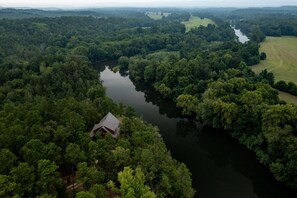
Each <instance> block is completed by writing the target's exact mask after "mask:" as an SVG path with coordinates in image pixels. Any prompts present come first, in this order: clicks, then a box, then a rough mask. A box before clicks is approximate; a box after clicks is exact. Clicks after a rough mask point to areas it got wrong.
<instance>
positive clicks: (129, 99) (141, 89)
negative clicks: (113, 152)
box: [98, 67, 294, 198]
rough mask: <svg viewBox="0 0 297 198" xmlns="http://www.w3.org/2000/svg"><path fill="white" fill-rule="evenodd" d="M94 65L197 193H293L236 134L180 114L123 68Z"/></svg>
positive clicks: (233, 197) (249, 197) (251, 197)
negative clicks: (155, 133) (184, 169)
mask: <svg viewBox="0 0 297 198" xmlns="http://www.w3.org/2000/svg"><path fill="white" fill-rule="evenodd" d="M98 70H99V71H101V73H100V75H101V79H102V80H103V85H104V86H105V87H106V88H107V89H106V94H107V96H109V97H110V98H112V99H113V100H114V101H116V102H122V103H123V104H125V105H128V106H131V107H133V108H134V109H135V110H136V112H137V114H138V115H139V116H140V117H142V118H143V119H144V120H146V121H147V122H149V123H152V124H154V125H156V126H158V128H159V129H160V133H161V135H162V137H163V139H164V141H165V143H166V146H167V147H168V148H169V150H170V152H171V154H172V156H173V157H174V158H175V159H177V160H179V161H181V162H184V163H185V164H186V165H187V166H188V167H189V169H190V171H191V172H192V177H193V187H194V188H195V189H196V190H197V193H196V196H197V197H199V198H209V197H214V198H216V197H228V198H237V197H243V198H257V197H271V198H282V197H291V196H292V195H293V194H294V191H292V190H291V189H289V188H288V187H286V186H284V185H282V184H280V183H278V182H277V181H276V180H275V178H274V177H273V175H272V174H271V173H270V171H269V169H268V168H267V167H265V166H263V165H262V164H260V163H259V162H258V161H257V160H256V157H255V154H254V153H253V152H252V151H250V150H248V149H246V148H245V147H244V146H243V145H241V144H239V143H238V142H237V141H236V140H235V139H233V138H231V137H230V136H227V135H226V134H225V133H223V132H222V131H217V130H214V129H212V128H209V127H202V126H201V125H200V124H199V123H197V122H195V121H193V120H190V119H188V118H185V117H183V116H182V115H181V111H180V110H179V109H177V108H176V107H175V104H174V103H173V102H172V101H170V100H166V99H163V97H162V96H161V95H160V94H159V93H157V92H156V91H155V90H153V89H152V88H151V87H150V86H148V85H145V84H142V83H139V82H132V81H131V80H130V78H129V76H127V75H125V73H124V72H122V73H121V74H120V73H119V72H116V73H114V72H112V71H111V70H109V69H108V68H107V67H101V69H98Z"/></svg>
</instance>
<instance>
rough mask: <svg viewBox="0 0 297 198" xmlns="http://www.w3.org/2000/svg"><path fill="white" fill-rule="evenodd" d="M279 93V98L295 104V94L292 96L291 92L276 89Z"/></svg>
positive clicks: (296, 97)
mask: <svg viewBox="0 0 297 198" xmlns="http://www.w3.org/2000/svg"><path fill="white" fill-rule="evenodd" d="M278 93H279V98H280V99H281V100H284V101H286V102H287V103H291V104H295V105H297V96H294V95H292V94H289V93H286V92H283V91H278Z"/></svg>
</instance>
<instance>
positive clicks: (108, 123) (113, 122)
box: [90, 112, 120, 137]
mask: <svg viewBox="0 0 297 198" xmlns="http://www.w3.org/2000/svg"><path fill="white" fill-rule="evenodd" d="M119 124H120V121H119V120H118V119H117V118H116V117H115V116H114V115H112V114H111V113H110V112H109V113H108V114H107V115H106V116H105V117H104V118H103V119H102V120H101V121H100V122H99V123H98V124H95V125H94V127H93V129H92V132H91V134H90V136H91V137H93V136H94V132H95V131H96V130H98V129H100V128H107V129H108V130H110V131H113V132H115V131H116V130H117V129H118V127H119Z"/></svg>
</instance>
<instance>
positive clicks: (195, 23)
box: [182, 16, 215, 32]
mask: <svg viewBox="0 0 297 198" xmlns="http://www.w3.org/2000/svg"><path fill="white" fill-rule="evenodd" d="M182 24H185V26H186V32H188V31H190V30H191V29H192V28H195V27H199V26H201V25H202V26H207V25H208V24H215V22H213V21H212V20H211V19H208V18H204V19H201V18H200V17H196V16H191V18H190V20H189V21H183V22H182Z"/></svg>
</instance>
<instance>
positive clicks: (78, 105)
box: [0, 9, 297, 198]
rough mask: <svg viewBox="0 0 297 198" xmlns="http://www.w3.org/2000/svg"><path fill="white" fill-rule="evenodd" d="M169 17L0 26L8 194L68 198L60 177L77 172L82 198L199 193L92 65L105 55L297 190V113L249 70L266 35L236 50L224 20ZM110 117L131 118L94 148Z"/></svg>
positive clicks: (181, 14) (268, 81) (0, 185)
mask: <svg viewBox="0 0 297 198" xmlns="http://www.w3.org/2000/svg"><path fill="white" fill-rule="evenodd" d="M15 12H16V13H17V12H18V11H15ZM34 12H36V11H34ZM164 12H168V13H171V14H170V15H168V16H167V17H164V18H162V19H160V20H153V19H151V18H149V17H148V16H146V15H145V13H146V12H145V11H141V10H138V11H135V10H132V11H131V12H128V11H127V10H125V9H123V10H120V11H119V10H118V11H117V12H116V14H115V15H114V16H112V15H110V14H108V12H104V11H101V12H100V11H96V12H95V14H94V12H90V13H89V15H91V16H89V17H81V16H70V17H56V18H44V17H42V16H40V18H28V19H18V20H15V19H2V20H0V25H1V28H0V32H1V34H0V43H1V44H0V65H1V67H0V98H1V100H0V114H1V118H0V145H1V149H2V150H1V153H0V174H1V175H0V189H1V190H0V195H1V196H3V197H5V196H6V197H11V196H16V197H17V196H19V197H22V196H25V197H32V196H33V197H34V196H39V197H51V196H52V197H54V196H61V197H62V196H66V185H65V183H67V181H65V180H64V184H63V181H62V179H61V175H60V174H61V173H62V174H66V175H67V174H68V175H71V172H72V168H73V167H74V171H75V172H76V175H77V182H79V183H82V184H83V189H81V190H83V191H81V192H79V193H77V197H105V196H107V195H106V194H109V195H120V196H122V197H129V198H130V197H193V196H194V190H193V189H192V187H191V182H192V181H191V174H190V172H189V170H188V169H187V167H186V166H185V165H184V164H183V163H179V162H177V161H176V160H174V159H172V157H171V156H170V153H169V151H168V150H167V149H166V146H165V144H164V143H163V141H162V138H161V137H160V135H159V133H158V131H157V130H156V129H155V128H154V127H153V126H151V125H149V124H147V123H145V122H144V121H142V120H141V119H139V118H137V117H135V116H134V113H133V110H131V109H130V108H127V107H124V106H123V105H120V104H115V103H113V102H112V101H111V100H110V99H108V98H107V97H106V96H105V90H104V88H103V87H102V85H101V83H100V81H98V75H97V73H96V72H95V70H94V69H93V68H92V63H95V62H97V61H104V60H119V61H118V62H119V68H129V71H130V76H131V77H132V78H133V79H134V80H143V81H145V82H146V83H148V84H150V85H152V86H153V87H154V88H155V89H156V90H157V91H159V92H160V93H161V94H162V95H163V96H164V97H165V98H170V99H172V100H173V101H175V102H176V104H177V106H179V107H181V108H182V109H183V112H184V114H187V115H194V116H196V119H197V120H199V121H201V123H203V124H204V125H210V126H213V127H214V128H221V129H224V131H225V132H226V133H227V134H230V135H231V136H232V137H234V138H236V139H238V140H239V142H241V143H242V144H244V145H246V146H247V147H248V148H249V149H251V150H253V151H255V153H256V155H257V157H258V159H259V160H260V161H261V162H262V163H264V164H267V165H268V166H269V167H270V170H271V171H272V173H273V174H274V175H275V177H276V178H277V179H278V180H279V181H282V182H284V183H286V184H287V185H289V186H291V187H293V188H297V181H296V178H297V175H296V174H297V139H296V132H297V128H296V126H297V107H296V106H293V105H288V104H285V103H284V102H282V101H280V100H279V98H278V93H277V91H275V90H274V89H273V88H272V87H271V85H273V84H274V77H273V74H271V73H269V72H267V71H266V72H265V71H264V72H261V73H260V74H259V75H256V74H255V73H253V72H252V70H251V69H250V68H249V66H250V65H255V64H257V63H259V61H260V54H259V42H260V41H262V40H261V39H258V38H259V36H261V35H260V33H259V35H257V34H256V33H251V34H250V36H251V41H250V42H248V43H246V44H241V43H239V42H237V41H236V37H235V34H234V31H233V30H232V28H231V27H230V25H229V23H227V22H226V21H225V20H224V17H219V16H214V15H212V14H207V15H206V14H201V13H192V15H193V16H197V17H207V18H209V19H211V20H212V21H213V22H214V23H215V25H213V24H209V25H207V26H200V27H196V28H193V29H191V30H190V31H189V32H186V28H185V26H184V25H183V24H182V21H187V20H188V19H189V18H190V16H191V15H190V13H188V12H185V11H176V12H173V10H171V11H164ZM21 13H22V14H24V12H21ZM4 14H5V15H7V12H6V13H4ZM47 14H48V13H47ZM72 14H73V15H77V13H72ZM79 14H81V13H79ZM84 15H88V13H85V12H84ZM94 15H96V17H94ZM9 16H10V15H9ZM98 16H101V17H102V18H98ZM103 16H104V17H103ZM10 18H13V17H11V16H10ZM16 18H17V17H16ZM119 18H120V20H119ZM263 35H264V37H265V34H263ZM107 112H113V113H114V114H117V115H124V117H125V119H124V120H123V123H122V125H121V136H120V138H118V139H113V138H111V137H107V138H103V139H101V138H99V139H97V140H96V141H92V140H91V139H90V137H89V134H88V131H90V130H91V128H92V126H93V124H94V123H97V122H98V121H99V120H100V119H101V118H102V117H103V116H104V115H105V114H106V113H107Z"/></svg>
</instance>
